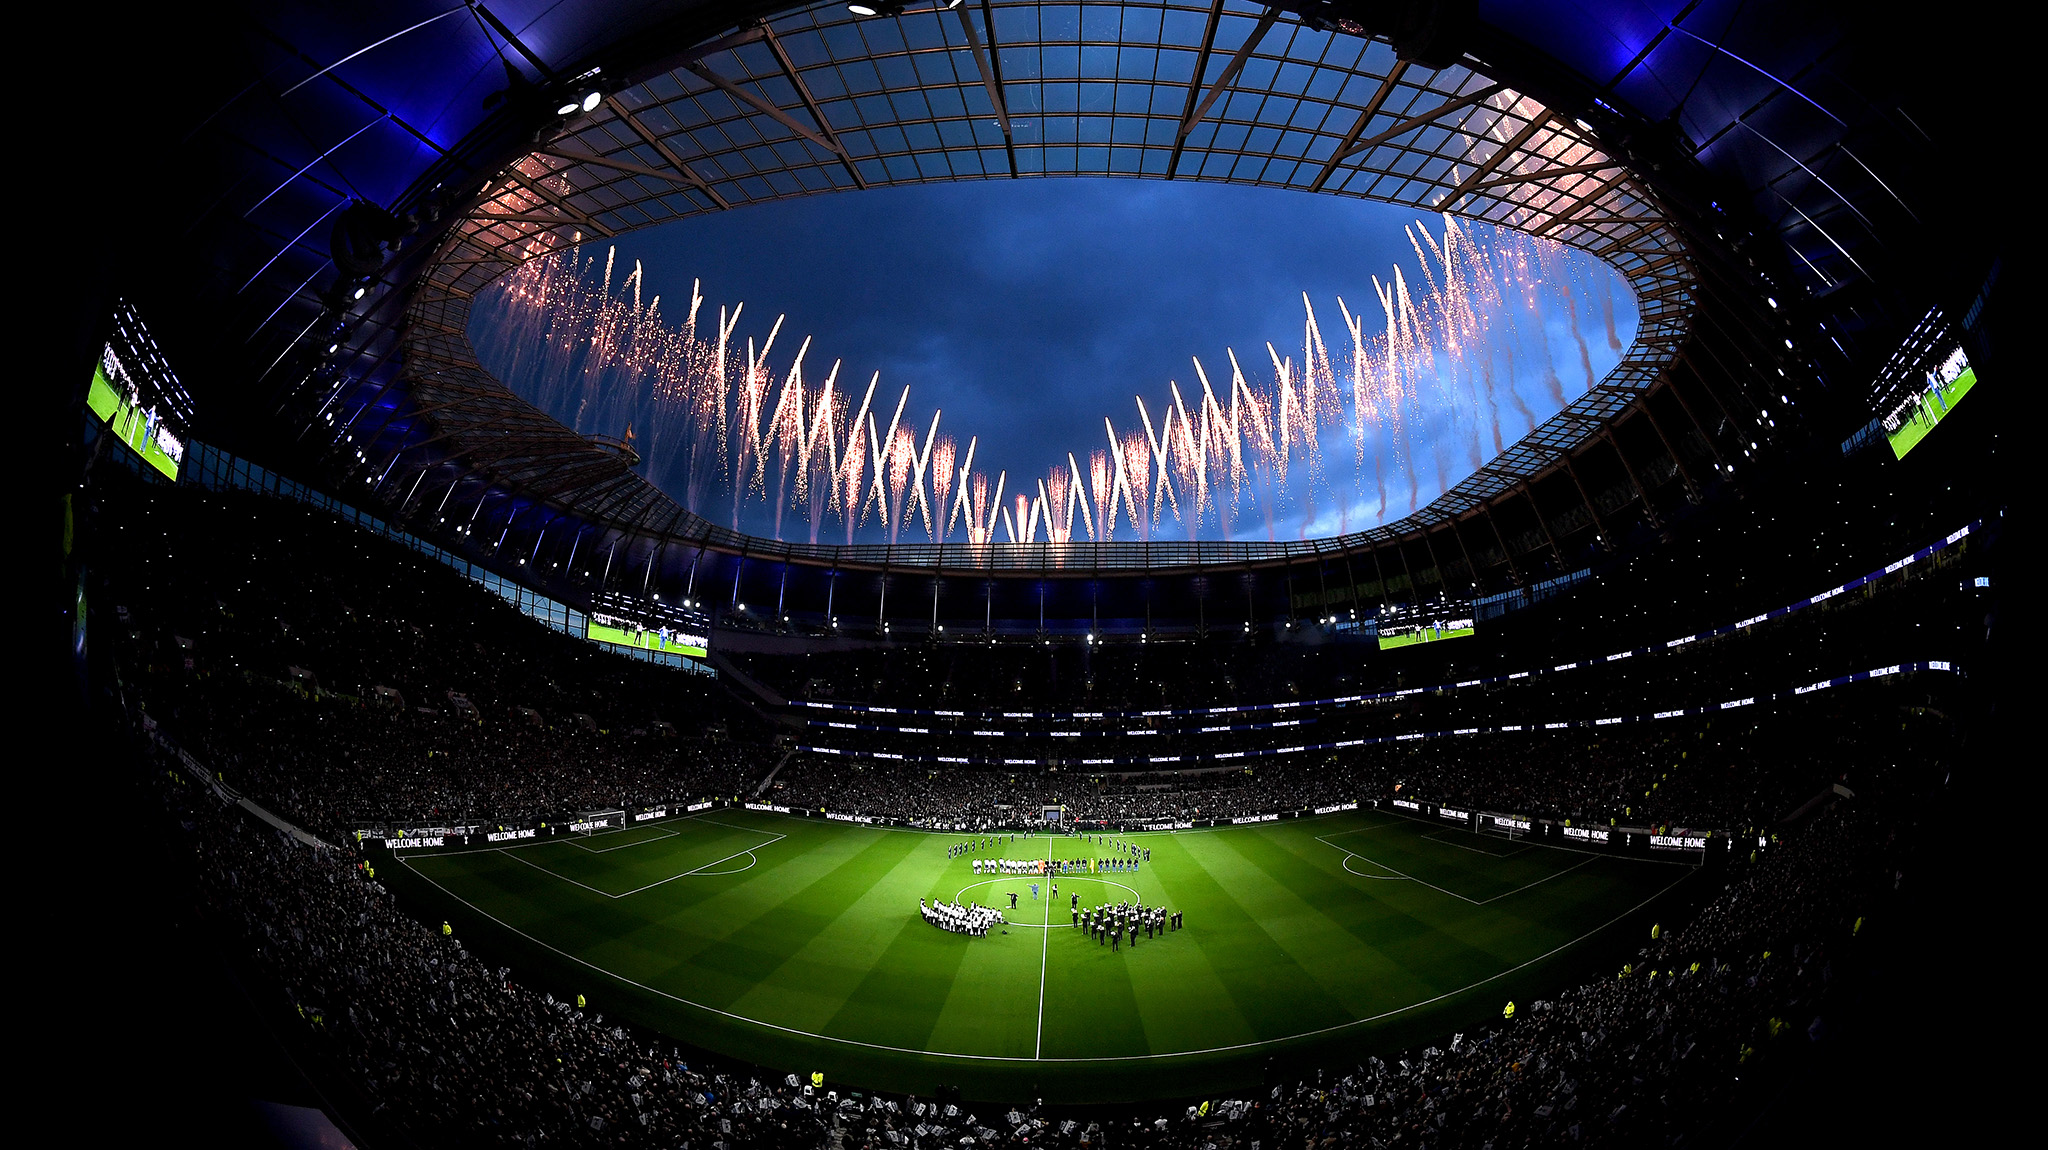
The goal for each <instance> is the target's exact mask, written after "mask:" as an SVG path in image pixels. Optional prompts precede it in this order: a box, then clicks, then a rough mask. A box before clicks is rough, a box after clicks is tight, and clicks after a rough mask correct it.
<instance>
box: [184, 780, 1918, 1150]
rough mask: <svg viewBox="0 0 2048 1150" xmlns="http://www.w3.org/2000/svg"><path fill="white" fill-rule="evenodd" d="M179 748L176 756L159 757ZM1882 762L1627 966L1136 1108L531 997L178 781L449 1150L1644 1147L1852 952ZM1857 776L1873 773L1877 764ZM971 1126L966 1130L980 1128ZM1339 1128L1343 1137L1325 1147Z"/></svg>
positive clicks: (251, 904) (1873, 878) (415, 1128)
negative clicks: (936, 1082)
mask: <svg viewBox="0 0 2048 1150" xmlns="http://www.w3.org/2000/svg"><path fill="white" fill-rule="evenodd" d="M168 761H169V760H168V759H166V762H168ZM1911 773H1912V772H1910V771H1893V772H1879V773H1878V775H1877V776H1876V778H1875V783H1876V786H1877V791H1876V793H1875V794H1874V795H1873V796H1872V799H1871V801H1859V802H1856V803H1848V804H1843V805H1840V806H1837V807H1834V808H1831V809H1829V810H1826V811H1824V812H1822V813H1820V814H1819V815H1818V816H1816V817H1814V818H1813V819H1812V820H1811V821H1810V822H1809V823H1808V824H1807V825H1804V826H1801V827H1799V828H1797V829H1796V830H1788V831H1787V833H1785V835H1784V836H1783V839H1782V841H1781V842H1780V843H1779V844H1778V845H1777V846H1776V847H1775V848H1774V849H1772V850H1770V851H1768V852H1766V853H1765V854H1764V855H1763V856H1762V857H1761V858H1760V859H1758V860H1756V861H1755V862H1754V863H1752V864H1750V865H1748V866H1746V867H1743V868H1742V869H1740V870H1739V872H1738V875H1737V877H1735V878H1734V880H1733V881H1731V882H1730V883H1729V884H1728V885H1727V886H1726V887H1725V889H1723V890H1722V891H1721V892H1720V894H1719V895H1718V896H1717V897H1715V898H1714V899H1712V900H1711V901H1710V902H1708V903H1707V904H1706V905H1705V906H1704V908H1703V909H1702V910H1700V911H1699V913H1698V914H1697V915H1696V916H1695V917H1694V918H1693V919H1692V921H1691V922H1690V923H1688V924H1686V925H1683V926H1679V927H1677V928H1675V929H1670V930H1663V931H1660V932H1659V934H1658V936H1657V938H1656V939H1655V941H1653V942H1652V943H1651V944H1650V945H1649V946H1647V947H1645V948H1644V949H1642V950H1641V951H1640V952H1638V953H1637V954H1636V956H1635V957H1634V958H1633V960H1632V961H1630V962H1629V963H1628V964H1627V965H1626V966H1624V967H1623V968H1622V969H1621V970H1619V971H1616V972H1614V973H1612V974H1610V975H1607V976H1603V977H1599V978H1596V979H1594V980H1592V981H1590V982H1587V983H1584V984H1583V985H1579V986H1575V987H1572V988H1569V989H1567V990H1565V991H1563V992H1562V993H1560V994H1558V995H1557V996H1555V997H1554V998H1552V999H1550V1000H1547V1001H1539V1002H1533V1003H1530V1004H1528V1005H1526V1006H1524V1007H1523V1008H1521V1009H1519V1010H1518V1011H1517V1012H1516V1013H1515V1014H1514V1015H1513V1017H1512V1018H1510V1019H1508V1020H1506V1021H1504V1022H1502V1023H1501V1024H1499V1025H1496V1026H1489V1027H1486V1028H1484V1029H1482V1030H1478V1031H1475V1032H1472V1033H1468V1034H1460V1035H1457V1036H1453V1037H1450V1038H1449V1039H1447V1040H1443V1041H1440V1042H1438V1043H1435V1044H1432V1045H1430V1046H1428V1047H1427V1048H1425V1049H1421V1050H1414V1051H1409V1052H1407V1053H1406V1054H1405V1055H1402V1056H1399V1057H1393V1058H1388V1059H1381V1058H1378V1057H1374V1058H1369V1059H1367V1060H1366V1061H1365V1062H1364V1063H1363V1064H1360V1065H1358V1066H1356V1067H1355V1068H1353V1069H1352V1070H1350V1071H1349V1072H1348V1073H1344V1074H1334V1073H1331V1074H1323V1075H1317V1076H1315V1077H1312V1078H1310V1079H1307V1080H1303V1081H1300V1082H1294V1083H1283V1084H1281V1085H1277V1086H1273V1087H1272V1088H1271V1089H1270V1090H1266V1089H1262V1090H1260V1091H1258V1092H1255V1093H1253V1094H1252V1095H1250V1096H1248V1097H1244V1098H1236V1099H1211V1100H1208V1102H1207V1103H1197V1104H1196V1105H1190V1106H1185V1107H1183V1106H1182V1105H1181V1104H1178V1103H1176V1104H1174V1105H1173V1106H1171V1107H1170V1108H1166V1109H1164V1110H1160V1111H1156V1112H1153V1113H1149V1114H1140V1115H1139V1116H1137V1117H1132V1116H1131V1115H1130V1114H1128V1113H1119V1114H1117V1115H1116V1116H1114V1117H1112V1116H1110V1115H1108V1114H1107V1113H1099V1114H1093V1115H1091V1114H1088V1113H1085V1112H1083V1113H1071V1112H1058V1111H1048V1110H1042V1109H1040V1108H1037V1107H1018V1108H1010V1107H1007V1106H1001V1105H961V1104H943V1103H935V1102H932V1101H929V1100H919V1099H916V1098H909V1097H900V1096H889V1095H881V1094H864V1093H861V1092H854V1091H840V1090H826V1089H823V1088H814V1087H812V1086H811V1085H810V1084H809V1082H808V1080H807V1079H806V1078H800V1077H799V1076H798V1075H797V1074H796V1073H791V1072H780V1071H766V1070H761V1069H758V1068H735V1067H733V1066H731V1065H728V1064H709V1063H705V1062H702V1061H701V1060H700V1059H698V1058H697V1057H694V1056H692V1055H690V1054H689V1053H687V1052H685V1051H682V1050H680V1049H679V1048H677V1047H675V1046H674V1045H673V1044H671V1043H668V1042H666V1041H664V1040H662V1039H660V1038H659V1037H657V1036H653V1035H649V1034H646V1033H643V1032H641V1031H638V1030H637V1029H633V1028H629V1027H627V1026H624V1025H621V1024H619V1023H618V1022H617V1021H610V1022H608V1021H607V1020H606V1019H605V1018H604V1016H603V1015H602V1014H600V1013H597V1012H592V1011H585V1010H582V1009H578V1008H577V1007H575V1006H572V1005H571V1004H569V1003H567V1002H563V1001H557V1000H555V999H554V998H553V997H551V996H550V995H548V994H546V993H543V992H538V991H535V990H532V989H529V988H527V987H525V986H523V985H521V983H520V982H519V980H518V979H517V978H516V977H514V975H513V974H512V972H510V971H509V970H507V969H505V968H502V967H493V966H491V965H490V964H488V963H486V962H484V961H482V960H481V959H479V958H478V957H476V956H475V955H474V954H472V953H471V952H469V951H468V950H467V949H465V948H464V947H463V945H462V944H461V942H460V941H459V940H457V939H455V938H453V937H451V936H449V935H447V934H445V933H444V932H442V931H440V930H438V929H436V928H434V927H433V926H431V925H429V924H422V923H420V922H417V921H415V920H414V919H412V918H411V917H409V916H408V915H407V914H406V912H405V910H404V909H403V908H402V907H401V906H400V905H399V904H398V903H397V902H396V900H395V899H394V898H393V897H392V896H391V895H390V894H389V893H388V892H387V891H386V890H385V889H384V888H383V887H382V886H381V885H380V884H379V883H378V882H377V881H376V880H375V879H374V877H372V875H371V874H370V873H369V872H368V871H367V870H366V869H365V867H364V866H363V863H364V861H365V860H364V859H363V857H362V856H360V855H358V854H356V853H355V852H354V850H353V849H352V847H350V846H343V847H338V848H329V849H316V848H312V847H308V846H306V845H305V844H303V843H301V842H299V841H297V840H294V839H292V838H290V837H288V836H286V835H283V834H281V833H279V832H278V831H276V830H274V829H273V828H271V827H269V826H268V825H266V824H262V823H259V822H257V821H255V820H254V819H251V818H248V817H247V816H246V815H245V814H244V813H243V812H242V811H241V810H240V809H238V808H236V807H233V806H230V805H227V804H224V803H222V802H220V801H219V800H217V799H216V798H215V797H214V796H213V793H212V792H211V791H210V790H207V789H205V788H202V787H200V786H197V785H194V784H192V783H190V782H184V781H181V780H180V776H179V775H178V774H177V772H176V771H175V770H170V771H166V772H164V774H163V776H162V777H163V778H165V779H166V782H165V784H164V790H165V794H166V800H167V802H168V803H169V804H171V806H172V808H173V811H174V814H175V815H176V818H177V823H178V826H179V828H180V829H179V831H178V833H179V834H181V835H183V836H186V837H187V838H189V840H190V842H191V845H192V848H193V851H194V853H195V857H196V860H197V864H198V865H197V868H196V870H197V878H198V881H199V883H200V898H201V901H202V904H203V906H204V908H205V910H206V912H207V913H208V914H209V915H210V916H212V917H213V918H214V919H215V920H216V921H218V922H220V923H221V924H223V925H224V926H226V927H227V928H228V931H229V933H230V934H231V936H232V937H234V938H236V939H239V940H240V946H241V948H242V950H243V953H244V954H245V955H246V956H247V958H248V960H249V961H250V962H252V963H254V964H255V965H256V966H257V967H259V968H260V969H261V971H262V973H263V975H264V980H263V981H264V982H265V983H266V984H267V985H269V986H272V987H274V988H276V989H277V992H278V993H279V994H280V995H281V998H282V1004H283V1007H284V1009H285V1010H286V1011H287V1012H288V1014H289V1015H291V1016H294V1017H297V1018H298V1019H299V1020H300V1025H301V1026H302V1027H303V1028H304V1037H305V1040H306V1041H308V1042H310V1043H312V1044H314V1046H315V1047H317V1048H318V1049H319V1050H321V1051H323V1052H324V1053H325V1054H327V1055H328V1056H329V1057H331V1058H333V1059H334V1060H336V1061H338V1062H340V1063H341V1064H342V1065H344V1066H346V1067H347V1068H348V1070H349V1073H350V1075H351V1077H352V1079H353V1081H354V1082H355V1083H356V1085H357V1086H358V1087H359V1088H360V1089H361V1091H362V1092H363V1093H364V1094H365V1095H366V1096H367V1097H368V1098H369V1099H371V1100H372V1101H373V1103H374V1105H375V1106H376V1107H377V1109H378V1111H379V1113H380V1114H382V1115H383V1116H384V1119H385V1120H388V1121H393V1122H396V1123H398V1124H399V1125H400V1126H402V1127H404V1128H405V1129H406V1130H408V1131H409V1132H411V1133H412V1134H413V1135H415V1136H418V1137H422V1138H425V1139H430V1140H435V1141H445V1142H447V1143H449V1144H460V1145H467V1144H479V1145H521V1146H532V1145H536V1144H541V1143H554V1144H561V1145H615V1146H656V1147H664V1148H672V1147H689V1148H696V1147H707V1148H712V1150H733V1148H736V1147H754V1146H762V1147H799V1146H801V1147H825V1146H833V1147H841V1148H873V1150H882V1148H884V1147H913V1148H915V1147H938V1146H962V1145H974V1146H1026V1145H1032V1146H1054V1147H1083V1146H1087V1147H1126V1146H1130V1147H1159V1148H1173V1150H1182V1148H1185V1150H1197V1148H1200V1150H1208V1148H1210V1147H1217V1148H1223V1147H1240V1148H1241V1147H1246V1146H1249V1145H1251V1144H1253V1143H1257V1144H1258V1145H1260V1146H1261V1147H1286V1148H1290V1150H1298V1148H1305V1147H1311V1146H1328V1145H1347V1146H1348V1145H1357V1146H1371V1145H1378V1146H1419V1145H1430V1146H1440V1147H1457V1146H1471V1147H1475V1148H1476V1147H1486V1146H1492V1147H1495V1148H1496V1150H1505V1148H1508V1147H1520V1146H1548V1145H1560V1144H1574V1145H1639V1144H1642V1143H1643V1142H1644V1141H1645V1140H1650V1141H1657V1140H1661V1139H1662V1138H1664V1137H1665V1136H1666V1135H1668V1134H1669V1133H1671V1132H1672V1131H1674V1130H1679V1129H1684V1128H1687V1127H1689V1126H1692V1125H1695V1124H1697V1123H1699V1122H1701V1121H1703V1120H1705V1119H1706V1118H1707V1117H1708V1116H1710V1115H1711V1114H1712V1112H1713V1108H1714V1107H1715V1106H1716V1105H1718V1104H1720V1103H1722V1102H1724V1101H1725V1100H1726V1099H1727V1098H1728V1096H1729V1095H1730V1093H1731V1091H1732V1090H1733V1089H1734V1083H1735V1080H1736V1078H1737V1077H1738V1076H1739V1075H1740V1074H1741V1073H1742V1072H1743V1068H1744V1066H1745V1064H1746V1063H1747V1062H1749V1061H1750V1060H1751V1059H1753V1058H1754V1057H1756V1056H1757V1055H1758V1053H1759V1052H1760V1051H1768V1049H1769V1048H1770V1046H1771V1045H1772V1043H1773V1042H1774V1041H1779V1040H1783V1039H1786V1038H1793V1039H1796V1038H1797V1037H1798V1036H1799V1035H1801V1034H1804V1033H1806V1032H1807V1031H1809V1030H1810V1029H1812V1030H1815V1031H1816V1032H1817V1030H1818V1028H1820V1027H1821V1026H1822V1025H1824V1024H1823V1023H1821V1022H1818V1021H1816V1017H1817V1013H1816V1012H1817V1011H1819V1010H1820V1009H1821V1007H1820V1003H1821V1000H1822V995H1823V993H1824V991H1825V990H1826V987H1827V984H1828V980H1829V978H1830V971H1831V967H1830V961H1831V956H1832V955H1833V953H1834V952H1835V949H1836V948H1838V947H1841V946H1843V945H1846V944H1849V943H1850V942H1851V941H1852V940H1853V936H1854V933H1855V930H1856V927H1857V924H1858V922H1859V921H1860V919H1859V916H1860V915H1861V914H1863V913H1865V912H1866V911H1867V910H1868V909H1869V908H1871V907H1872V906H1874V905H1875V900H1876V899H1877V898H1879V897H1881V895H1882V893H1883V891H1884V890H1885V889H1887V888H1888V887H1890V886H1891V885H1892V884H1894V883H1895V882H1896V880H1897V875H1896V872H1895V867H1896V866H1897V865H1898V858H1899V854H1898V845H1897V838H1896V834H1895V832H1896V830H1897V825H1896V820H1895V818H1893V817H1892V816H1891V813H1890V811H1889V810H1888V808H1886V807H1885V806H1884V805H1882V796H1883V795H1884V794H1885V793H1887V788H1891V789H1892V790H1897V789H1900V788H1899V784H1900V783H1901V782H1902V781H1903V779H1904V778H1905V777H1906V776H1907V775H1910V774H1911ZM1859 785H1865V784H1863V783H1862V780H1859ZM963 1139H973V1141H972V1142H966V1141H963ZM1332 1140H1334V1141H1332Z"/></svg>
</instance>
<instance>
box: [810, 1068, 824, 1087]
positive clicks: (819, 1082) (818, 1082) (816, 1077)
mask: <svg viewBox="0 0 2048 1150" xmlns="http://www.w3.org/2000/svg"><path fill="white" fill-rule="evenodd" d="M811 1085H812V1086H823V1085H825V1072H824V1071H822V1070H813V1071H811Z"/></svg>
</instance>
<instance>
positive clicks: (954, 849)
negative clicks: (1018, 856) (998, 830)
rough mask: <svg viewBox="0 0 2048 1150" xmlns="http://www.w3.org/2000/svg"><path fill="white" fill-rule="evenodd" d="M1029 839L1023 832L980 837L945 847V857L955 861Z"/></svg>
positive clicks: (1028, 835) (1028, 833) (1029, 835)
mask: <svg viewBox="0 0 2048 1150" xmlns="http://www.w3.org/2000/svg"><path fill="white" fill-rule="evenodd" d="M1030 837H1031V832H1030V831H1025V832H1024V833H1023V834H1021V835H1019V834H1011V833H1006V834H999V835H982V836H980V837H978V838H972V839H968V840H967V841H966V842H964V843H954V844H953V845H952V846H949V847H947V848H946V857H947V858H949V859H956V858H959V857H961V856H963V855H972V854H980V853H981V852H982V851H986V850H994V849H996V848H997V847H1000V846H1006V845H1009V844H1012V843H1015V842H1016V841H1017V840H1018V839H1028V838H1030Z"/></svg>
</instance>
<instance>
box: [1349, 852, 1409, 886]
mask: <svg viewBox="0 0 2048 1150" xmlns="http://www.w3.org/2000/svg"><path fill="white" fill-rule="evenodd" d="M1355 858H1357V859H1365V861H1367V862H1372V860H1371V859H1367V858H1365V856H1364V855H1355V854H1351V853H1349V852H1347V853H1346V854H1345V855H1344V869H1345V870H1348V871H1351V873H1352V874H1355V875H1357V876H1358V877H1359V878H1371V879H1378V880H1380V881H1381V882H1409V881H1411V880H1410V879H1409V878H1408V876H1407V875H1404V874H1367V873H1365V872H1364V871H1362V870H1351V860H1352V859H1355ZM1372 865H1374V866H1378V865H1380V864H1378V863H1372Z"/></svg>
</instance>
